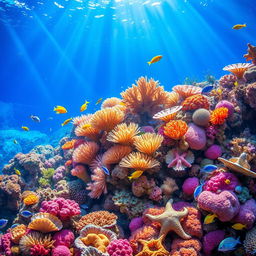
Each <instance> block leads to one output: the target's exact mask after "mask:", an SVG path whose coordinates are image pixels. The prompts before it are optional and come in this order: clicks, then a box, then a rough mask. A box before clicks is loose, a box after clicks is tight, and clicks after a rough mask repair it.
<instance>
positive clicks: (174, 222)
mask: <svg viewBox="0 0 256 256" xmlns="http://www.w3.org/2000/svg"><path fill="white" fill-rule="evenodd" d="M172 202H173V200H172V199H170V200H169V201H168V202H167V204H166V206H165V210H164V212H163V213H162V214H160V215H156V216H154V215H151V214H146V217H148V218H149V219H150V220H151V221H156V222H158V223H160V224H161V230H160V237H162V236H163V237H166V235H167V234H168V233H169V232H170V231H174V232H175V233H176V234H177V235H179V236H180V237H181V238H183V239H190V238H191V236H190V235H188V234H187V233H186V232H185V231H184V230H183V227H182V226H181V224H180V219H181V218H183V217H185V216H187V215H188V209H187V208H184V209H183V210H182V211H175V210H174V209H173V208H172Z"/></svg>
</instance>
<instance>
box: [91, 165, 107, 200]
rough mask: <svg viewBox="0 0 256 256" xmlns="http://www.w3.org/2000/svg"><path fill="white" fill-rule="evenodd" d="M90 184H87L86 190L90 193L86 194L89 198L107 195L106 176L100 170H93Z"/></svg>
mask: <svg viewBox="0 0 256 256" xmlns="http://www.w3.org/2000/svg"><path fill="white" fill-rule="evenodd" d="M91 179H92V182H91V183H88V185H87V187H86V189H87V190H90V191H91V192H90V193H89V194H88V195H89V196H90V197H91V198H99V197H100V196H101V195H102V194H103V193H104V194H106V193H107V184H106V175H105V173H104V171H103V170H102V169H100V168H96V169H94V170H93V174H92V175H91Z"/></svg>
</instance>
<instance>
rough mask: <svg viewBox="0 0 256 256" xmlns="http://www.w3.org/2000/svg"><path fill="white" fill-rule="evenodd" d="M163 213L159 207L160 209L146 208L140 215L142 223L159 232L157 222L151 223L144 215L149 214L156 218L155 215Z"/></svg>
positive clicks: (159, 226)
mask: <svg viewBox="0 0 256 256" xmlns="http://www.w3.org/2000/svg"><path fill="white" fill-rule="evenodd" d="M163 212H164V207H160V208H147V209H146V210H145V211H144V212H143V215H142V218H143V222H144V223H145V224H147V225H151V226H152V227H155V228H157V229H159V230H160V228H161V224H160V223H158V222H152V221H151V220H150V219H149V218H148V217H147V216H146V214H150V215H154V216H157V215H160V214H162V213H163Z"/></svg>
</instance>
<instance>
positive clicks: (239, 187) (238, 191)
mask: <svg viewBox="0 0 256 256" xmlns="http://www.w3.org/2000/svg"><path fill="white" fill-rule="evenodd" d="M242 190H243V188H242V187H241V186H236V187H235V191H236V193H238V194H240V193H241V192H242Z"/></svg>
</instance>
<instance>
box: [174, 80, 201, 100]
mask: <svg viewBox="0 0 256 256" xmlns="http://www.w3.org/2000/svg"><path fill="white" fill-rule="evenodd" d="M172 89H173V90H174V91H175V92H177V93H178V94H179V95H180V96H181V97H182V98H183V99H186V98H188V97H190V96H193V95H197V94H200V93H201V91H202V88H200V87H197V86H194V85H184V84H182V85H175V86H174V87H173V88H172Z"/></svg>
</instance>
